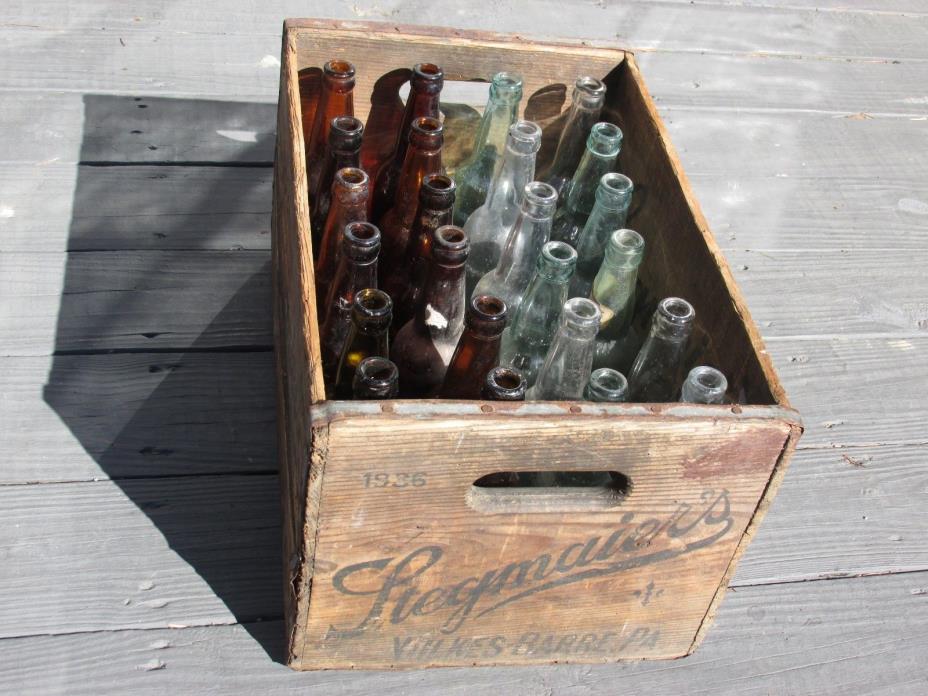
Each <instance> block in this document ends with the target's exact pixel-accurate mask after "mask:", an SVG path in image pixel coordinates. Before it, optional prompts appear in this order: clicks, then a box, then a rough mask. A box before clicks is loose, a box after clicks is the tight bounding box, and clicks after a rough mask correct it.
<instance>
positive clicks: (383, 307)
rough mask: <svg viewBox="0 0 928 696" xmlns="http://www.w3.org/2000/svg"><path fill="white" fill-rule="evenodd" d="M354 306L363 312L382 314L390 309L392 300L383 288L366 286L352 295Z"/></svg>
mask: <svg viewBox="0 0 928 696" xmlns="http://www.w3.org/2000/svg"><path fill="white" fill-rule="evenodd" d="M354 303H355V306H356V307H357V308H358V309H359V310H361V312H362V313H364V314H369V315H383V314H387V313H388V312H390V311H392V309H393V300H391V299H390V296H389V295H388V294H387V293H385V292H384V291H383V290H377V289H376V288H367V289H365V290H361V291H360V292H359V293H358V294H357V295H355V297H354Z"/></svg>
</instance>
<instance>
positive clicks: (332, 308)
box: [319, 222, 380, 392]
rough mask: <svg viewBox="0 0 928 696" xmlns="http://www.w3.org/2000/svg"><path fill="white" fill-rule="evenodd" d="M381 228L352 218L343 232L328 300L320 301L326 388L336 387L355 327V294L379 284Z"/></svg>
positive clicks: (321, 338)
mask: <svg viewBox="0 0 928 696" xmlns="http://www.w3.org/2000/svg"><path fill="white" fill-rule="evenodd" d="M379 252H380V231H379V230H378V229H377V228H376V227H375V226H374V225H372V224H371V223H369V222H352V223H350V224H348V225H346V226H345V230H344V232H343V233H342V253H341V255H340V258H339V261H338V267H337V269H336V270H335V275H334V276H333V278H332V285H331V287H330V288H329V292H328V293H327V294H326V298H325V302H324V303H323V304H321V305H319V312H320V315H321V316H322V321H321V323H320V325H319V343H320V346H321V349H322V372H323V376H324V377H325V384H326V391H327V392H329V391H330V390H331V391H334V388H335V381H334V380H335V371H336V370H337V369H338V359H339V357H340V356H341V354H342V349H343V348H344V346H345V339H346V338H347V337H348V331H349V329H350V328H351V308H352V307H353V306H354V297H355V295H356V294H357V293H359V292H360V291H361V290H363V289H364V288H376V287H377V254H378V253H379Z"/></svg>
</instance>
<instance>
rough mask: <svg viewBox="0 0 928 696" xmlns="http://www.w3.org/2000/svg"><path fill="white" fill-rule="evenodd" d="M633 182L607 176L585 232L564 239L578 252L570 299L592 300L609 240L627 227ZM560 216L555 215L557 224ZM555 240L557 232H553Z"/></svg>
mask: <svg viewBox="0 0 928 696" xmlns="http://www.w3.org/2000/svg"><path fill="white" fill-rule="evenodd" d="M634 188H635V187H634V185H633V184H632V180H631V179H629V178H628V177H627V176H625V175H624V174H616V173H615V172H611V173H609V174H604V175H603V176H602V177H601V178H600V180H599V186H598V187H597V189H596V203H595V204H594V205H593V211H592V212H591V213H590V216H589V217H588V218H587V220H586V224H585V225H584V226H583V229H582V231H581V232H580V234H579V237H578V238H577V239H574V241H573V242H571V241H570V240H566V239H562V240H561V241H566V242H567V243H568V244H570V245H571V246H573V247H574V248H575V249H576V250H577V273H576V274H575V275H574V277H573V279H572V280H571V281H570V295H571V297H589V296H590V292H591V291H592V289H593V279H594V278H595V277H596V274H597V273H598V272H599V269H600V267H601V266H602V264H603V257H604V256H605V254H606V248H607V247H608V245H609V238H610V237H611V235H612V233H613V232H614V231H615V230H620V229H622V228H624V227H625V222H626V218H627V217H628V206H629V205H630V204H631V202H632V191H633V190H634ZM556 222H557V216H555V224H556ZM551 236H552V237H555V234H554V232H553V231H552V233H551Z"/></svg>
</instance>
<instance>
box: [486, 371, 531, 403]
mask: <svg viewBox="0 0 928 696" xmlns="http://www.w3.org/2000/svg"><path fill="white" fill-rule="evenodd" d="M527 386H528V385H527V384H526V382H525V377H524V376H523V375H522V373H521V372H520V371H519V370H517V369H516V368H514V367H503V366H499V367H494V368H493V369H492V370H490V371H489V372H487V377H486V379H485V380H484V381H483V389H482V390H481V392H480V398H481V399H487V400H488V401H525V389H526V387H527Z"/></svg>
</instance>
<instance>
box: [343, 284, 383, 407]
mask: <svg viewBox="0 0 928 696" xmlns="http://www.w3.org/2000/svg"><path fill="white" fill-rule="evenodd" d="M392 318H393V302H392V301H391V300H390V296H389V295H387V293H385V292H384V291H383V290H377V289H375V288H365V289H364V290H362V291H361V292H359V293H357V294H356V295H355V296H354V306H353V307H352V309H351V328H350V329H349V330H348V337H347V338H346V339H345V347H344V348H343V349H342V353H341V357H340V358H339V360H338V369H337V370H336V371H335V398H336V399H350V398H351V393H352V384H353V382H354V373H355V371H356V370H357V368H358V365H359V364H360V362H361V361H362V360H364V358H369V357H371V356H373V355H379V356H380V357H382V358H389V357H390V349H389V346H388V336H389V333H390V321H391V319H392Z"/></svg>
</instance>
